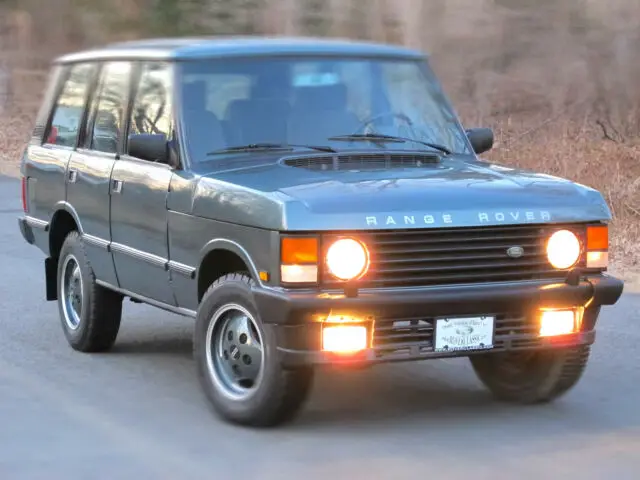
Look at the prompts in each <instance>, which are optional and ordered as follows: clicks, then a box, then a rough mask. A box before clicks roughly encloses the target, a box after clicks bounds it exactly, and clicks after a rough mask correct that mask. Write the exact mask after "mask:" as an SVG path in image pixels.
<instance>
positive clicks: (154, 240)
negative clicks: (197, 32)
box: [19, 38, 623, 426]
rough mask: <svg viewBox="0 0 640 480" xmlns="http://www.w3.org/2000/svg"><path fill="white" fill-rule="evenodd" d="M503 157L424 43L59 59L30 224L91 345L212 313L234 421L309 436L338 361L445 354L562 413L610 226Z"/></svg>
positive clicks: (217, 390)
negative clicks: (558, 404) (127, 329)
mask: <svg viewBox="0 0 640 480" xmlns="http://www.w3.org/2000/svg"><path fill="white" fill-rule="evenodd" d="M492 146H493V134H492V132H491V130H490V129H487V128H469V129H465V128H464V127H463V126H462V124H461V122H460V120H459V118H458V116H457V114H456V112H455V110H454V108H453V107H452V105H451V103H450V101H449V100H448V98H447V96H446V95H445V93H444V91H443V88H442V86H441V84H440V83H439V81H438V79H437V77H436V75H435V74H434V72H433V70H432V68H431V65H430V62H429V60H428V56H426V55H425V54H423V53H421V52H418V51H414V50H411V49H408V48H403V47H397V46H390V45H381V44H374V43H365V42H346V41H339V40H318V39H291V38H280V39H271V38H228V39H225V38H218V39H215V38H182V39H152V40H140V41H133V42H126V43H119V44H114V45H108V46H104V47H100V48H96V49H94V50H89V51H82V52H75V53H71V54H68V55H65V56H62V57H60V58H58V59H56V60H55V61H54V63H53V65H52V71H51V79H50V83H49V86H48V88H47V91H46V93H45V95H44V99H43V103H42V107H41V109H40V111H39V113H38V115H37V121H36V126H35V129H34V131H33V135H32V138H31V140H30V142H29V144H28V146H27V147H26V149H25V152H24V157H23V159H22V167H21V172H22V195H23V207H24V214H23V215H22V216H21V217H20V218H19V227H20V230H21V232H22V235H23V237H24V239H25V240H26V241H27V242H28V243H30V244H33V245H35V246H36V247H38V249H40V250H41V252H42V253H43V254H44V255H43V256H44V268H43V270H44V272H43V273H44V278H45V279H46V292H45V293H46V300H48V301H56V302H57V304H58V306H59V316H60V319H61V326H62V329H63V331H64V334H65V335H66V339H67V340H68V343H69V344H70V346H71V347H72V348H73V349H75V350H77V351H79V352H101V351H106V350H108V349H110V348H111V347H112V346H113V345H114V343H115V341H116V337H117V335H118V331H119V327H120V321H121V316H122V302H123V299H126V298H129V299H130V300H132V301H134V302H136V303H145V304H149V305H153V306H155V307H158V308H160V309H164V310H167V311H169V312H173V313H177V314H180V315H183V316H185V317H191V318H193V319H194V320H195V328H194V339H193V343H194V359H195V366H196V371H197V375H198V378H199V381H200V383H201V386H202V389H203V391H204V393H205V395H206V396H205V398H206V399H207V401H208V402H209V403H210V404H211V405H212V406H213V407H214V409H215V411H216V412H217V413H218V414H219V415H220V416H221V417H222V418H223V419H225V420H226V421H229V422H233V423H237V424H245V425H253V426H269V425H271V426H273V425H280V424H282V423H283V422H285V421H288V420H291V419H293V418H295V417H296V415H297V413H298V412H299V411H300V409H301V408H302V407H303V405H304V402H305V399H306V398H307V397H308V396H309V392H310V389H311V386H312V383H313V377H314V372H315V371H316V370H317V369H318V368H321V367H323V366H327V365H331V366H338V367H351V366H358V367H367V366H374V365H376V364H381V363H386V362H403V361H419V360H429V359H439V358H446V357H468V358H469V360H470V362H471V364H472V366H473V368H474V370H475V372H476V373H477V375H478V377H479V378H480V380H481V381H482V382H483V383H484V385H486V387H487V388H488V389H489V391H491V392H492V393H493V395H495V397H496V398H497V399H499V400H503V401H509V402H518V403H526V404H530V403H539V402H548V401H551V400H554V399H556V398H558V397H559V396H561V395H562V394H564V393H565V392H567V391H569V390H570V389H571V388H572V387H573V386H574V385H575V384H576V382H577V381H578V380H579V379H580V377H581V375H582V373H583V371H584V369H585V366H586V365H587V361H588V358H589V353H590V348H591V345H592V344H593V342H594V341H595V331H596V324H597V320H598V316H599V313H600V309H601V307H602V306H603V305H613V304H614V303H616V302H617V301H618V299H619V297H620V295H621V293H622V290H623V283H622V281H620V280H618V279H617V278H614V277H613V276H611V275H609V274H608V273H607V266H608V259H609V230H608V224H609V221H610V220H611V213H610V211H609V208H608V206H607V204H606V202H605V201H604V199H603V197H602V195H601V194H600V193H599V192H597V191H595V190H593V189H591V188H589V187H586V186H582V185H578V184H575V183H572V182H570V181H567V180H564V179H560V178H556V177H553V176H549V175H544V174H541V173H535V172H531V171H525V170H520V169H516V168H510V167H507V166H501V165H495V164H492V163H490V162H487V161H485V160H483V159H482V158H480V157H479V155H481V154H482V153H484V152H486V151H488V150H490V149H491V148H492ZM125 394H126V393H125Z"/></svg>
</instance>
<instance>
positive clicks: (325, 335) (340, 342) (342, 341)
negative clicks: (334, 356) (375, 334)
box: [322, 325, 367, 353]
mask: <svg viewBox="0 0 640 480" xmlns="http://www.w3.org/2000/svg"><path fill="white" fill-rule="evenodd" d="M366 348H367V327H364V326H361V325H325V326H324V327H323V328H322V349H323V350H325V351H327V352H333V353H356V352H359V351H361V350H364V349H366Z"/></svg>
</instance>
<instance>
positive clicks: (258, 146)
mask: <svg viewBox="0 0 640 480" xmlns="http://www.w3.org/2000/svg"><path fill="white" fill-rule="evenodd" d="M293 148H310V149H311V150H318V151H320V152H328V153H336V151H335V150H334V149H333V148H331V147H323V146H316V145H296V144H292V143H249V144H247V145H238V146H236V147H227V148H221V149H220V150H214V151H213V152H209V153H207V155H218V154H222V153H233V152H256V151H260V150H291V149H293Z"/></svg>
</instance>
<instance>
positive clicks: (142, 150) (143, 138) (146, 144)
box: [129, 133, 170, 163]
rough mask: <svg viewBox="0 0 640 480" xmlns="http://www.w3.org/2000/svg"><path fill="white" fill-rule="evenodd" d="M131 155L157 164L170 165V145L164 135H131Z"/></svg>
mask: <svg viewBox="0 0 640 480" xmlns="http://www.w3.org/2000/svg"><path fill="white" fill-rule="evenodd" d="M129 155H131V156H132V157H137V158H140V159H142V160H147V161H149V162H157V163H169V160H170V158H169V144H168V142H167V136H166V135H165V134H164V133H158V134H155V133H135V134H132V135H129Z"/></svg>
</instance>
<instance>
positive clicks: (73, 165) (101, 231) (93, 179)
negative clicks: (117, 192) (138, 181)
mask: <svg viewBox="0 0 640 480" xmlns="http://www.w3.org/2000/svg"><path fill="white" fill-rule="evenodd" d="M130 74H131V63H129V62H107V63H104V64H103V65H102V67H101V71H100V74H99V78H98V81H97V84H96V85H95V87H96V88H95V94H93V95H92V98H91V108H90V113H89V116H88V119H87V122H86V128H85V131H84V132H83V135H82V140H81V144H80V146H79V147H78V149H77V151H76V152H74V153H73V154H72V156H71V160H70V161H69V168H68V172H67V202H68V203H69V204H70V205H71V207H73V209H75V211H76V212H77V213H78V216H79V218H80V219H81V222H82V229H83V241H84V244H85V249H86V252H87V256H88V257H89V261H90V262H91V266H92V267H93V270H94V272H95V274H96V278H97V279H99V280H102V281H104V282H107V283H109V284H111V285H114V286H117V285H118V279H117V277H116V270H115V267H114V264H113V259H112V257H111V253H110V252H109V244H110V242H111V231H110V225H109V222H110V206H111V205H110V194H111V191H110V187H111V171H112V170H113V166H114V164H115V161H116V156H117V154H118V142H119V139H120V138H121V137H122V133H121V132H122V131H123V128H124V123H125V120H126V117H125V116H126V114H125V111H126V105H127V102H128V99H129V86H130Z"/></svg>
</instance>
